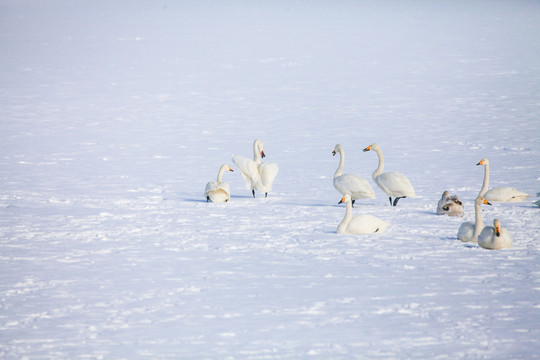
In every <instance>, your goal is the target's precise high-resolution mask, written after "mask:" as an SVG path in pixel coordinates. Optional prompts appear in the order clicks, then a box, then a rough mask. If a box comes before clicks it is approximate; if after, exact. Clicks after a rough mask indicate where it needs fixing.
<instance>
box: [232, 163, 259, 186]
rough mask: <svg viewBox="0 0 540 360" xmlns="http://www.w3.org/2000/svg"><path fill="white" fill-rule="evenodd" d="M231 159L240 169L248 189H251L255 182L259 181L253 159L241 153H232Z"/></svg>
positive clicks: (257, 170)
mask: <svg viewBox="0 0 540 360" xmlns="http://www.w3.org/2000/svg"><path fill="white" fill-rule="evenodd" d="M232 161H233V163H234V164H235V165H236V167H237V168H238V170H240V174H242V178H244V182H245V184H246V187H247V189H248V190H251V189H253V188H254V187H255V185H256V184H258V183H260V182H261V177H260V174H259V169H258V166H257V163H256V162H255V161H253V160H251V159H249V158H247V157H245V156H241V155H233V157H232Z"/></svg>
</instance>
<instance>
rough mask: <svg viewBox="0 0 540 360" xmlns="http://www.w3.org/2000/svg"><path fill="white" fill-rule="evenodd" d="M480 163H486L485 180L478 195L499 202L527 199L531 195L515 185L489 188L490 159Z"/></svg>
mask: <svg viewBox="0 0 540 360" xmlns="http://www.w3.org/2000/svg"><path fill="white" fill-rule="evenodd" d="M476 165H477V166H478V165H484V182H483V183H482V188H481V189H480V192H479V193H478V196H482V197H484V198H485V199H486V200H488V201H498V202H521V201H525V199H527V198H528V197H529V196H530V195H529V194H527V193H524V192H523V191H519V190H517V189H514V188H513V187H508V186H498V187H494V188H492V189H490V190H488V189H489V160H488V159H482V160H480V162H479V163H478V164H476Z"/></svg>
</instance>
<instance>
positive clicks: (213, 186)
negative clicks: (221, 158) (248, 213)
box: [204, 164, 233, 203]
mask: <svg viewBox="0 0 540 360" xmlns="http://www.w3.org/2000/svg"><path fill="white" fill-rule="evenodd" d="M225 171H233V170H232V169H231V167H230V166H229V165H227V164H223V165H221V167H220V168H219V172H218V175H217V181H210V182H209V183H208V184H206V188H205V189H204V195H205V196H206V202H208V201H211V202H214V203H222V202H227V201H229V199H230V197H231V187H230V186H229V184H228V183H226V182H223V181H222V178H223V173H224V172H225Z"/></svg>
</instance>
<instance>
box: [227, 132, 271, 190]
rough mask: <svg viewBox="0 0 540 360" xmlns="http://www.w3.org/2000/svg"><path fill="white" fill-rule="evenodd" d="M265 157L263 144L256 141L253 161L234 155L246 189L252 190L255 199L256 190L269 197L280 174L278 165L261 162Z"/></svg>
mask: <svg viewBox="0 0 540 360" xmlns="http://www.w3.org/2000/svg"><path fill="white" fill-rule="evenodd" d="M265 156H266V155H265V153H264V144H263V142H262V141H261V140H259V139H256V140H255V141H254V142H253V160H251V159H249V158H247V157H244V156H241V155H233V157H232V161H233V162H234V164H235V165H236V167H238V169H239V170H240V174H241V175H242V178H243V179H244V182H245V184H246V187H247V188H248V189H250V190H251V193H252V194H253V197H255V190H257V191H260V192H263V193H264V197H268V193H269V192H270V191H272V185H273V184H274V179H275V178H276V175H277V173H278V172H279V168H278V166H277V164H276V163H263V162H261V159H262V158H264V157H265Z"/></svg>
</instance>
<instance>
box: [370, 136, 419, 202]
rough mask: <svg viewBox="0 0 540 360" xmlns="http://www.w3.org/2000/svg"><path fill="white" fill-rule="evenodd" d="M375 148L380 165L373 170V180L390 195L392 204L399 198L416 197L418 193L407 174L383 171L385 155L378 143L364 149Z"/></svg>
mask: <svg viewBox="0 0 540 360" xmlns="http://www.w3.org/2000/svg"><path fill="white" fill-rule="evenodd" d="M370 150H374V151H375V152H376V153H377V156H378V157H379V166H377V169H375V171H374V172H373V181H375V183H376V184H377V186H379V188H380V189H381V190H382V191H384V192H385V193H386V195H388V198H389V200H390V206H396V205H397V203H398V201H399V199H401V198H405V197H411V198H415V197H416V193H415V192H414V188H413V186H412V185H411V182H410V181H409V179H407V178H406V177H405V175H403V174H401V173H398V172H395V171H389V172H385V173H383V170H384V157H383V154H382V152H381V148H380V147H379V145H377V144H371V145H369V146H368V147H367V148H365V149H364V151H370ZM392 196H394V197H395V199H394V202H393V203H392Z"/></svg>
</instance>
